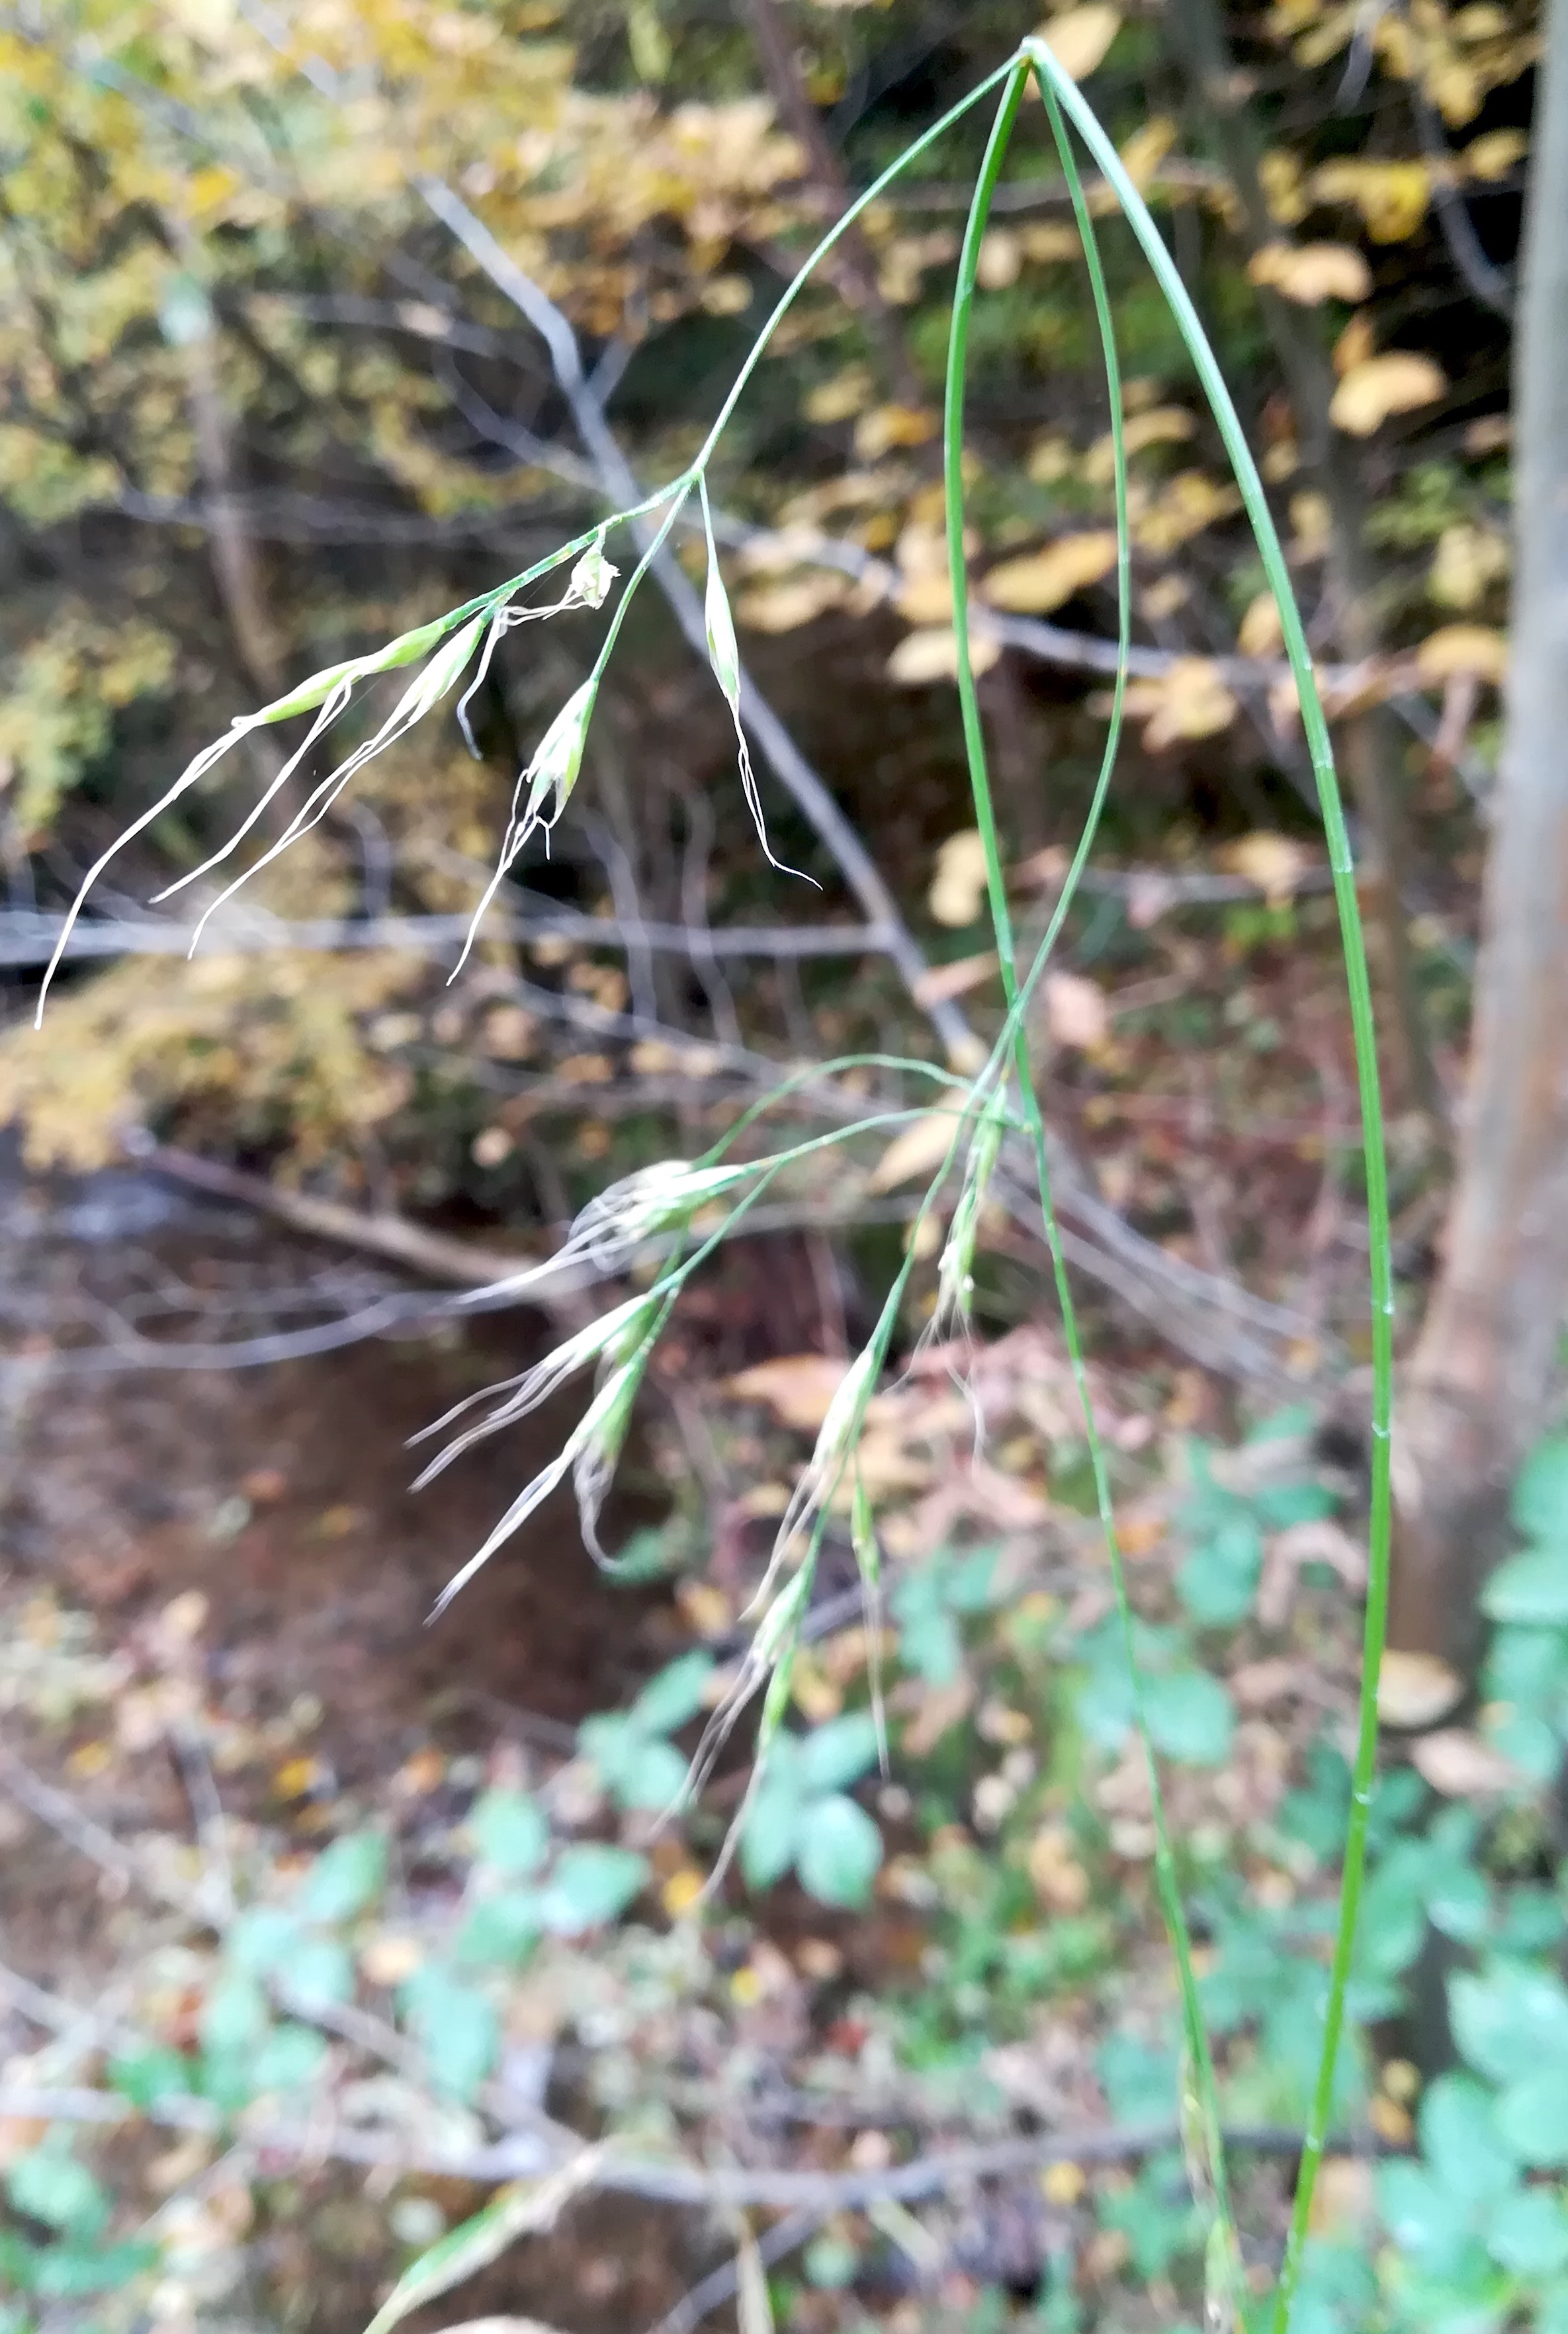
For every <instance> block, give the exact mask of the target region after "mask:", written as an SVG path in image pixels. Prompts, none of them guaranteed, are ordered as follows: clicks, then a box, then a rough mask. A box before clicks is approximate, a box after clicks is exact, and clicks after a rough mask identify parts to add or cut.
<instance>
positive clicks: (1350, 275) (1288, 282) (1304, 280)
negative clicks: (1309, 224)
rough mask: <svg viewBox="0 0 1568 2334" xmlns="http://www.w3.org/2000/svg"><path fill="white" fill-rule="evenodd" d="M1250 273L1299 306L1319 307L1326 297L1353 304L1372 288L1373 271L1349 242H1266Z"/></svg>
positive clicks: (1260, 282)
mask: <svg viewBox="0 0 1568 2334" xmlns="http://www.w3.org/2000/svg"><path fill="white" fill-rule="evenodd" d="M1246 272H1247V274H1248V275H1250V276H1251V278H1252V280H1253V282H1254V283H1255V284H1265V285H1269V286H1270V288H1271V289H1272V290H1274V291H1275V292H1277V293H1279V294H1281V296H1282V297H1283V298H1284V299H1286V300H1294V302H1295V303H1296V304H1297V306H1298V307H1302V308H1315V307H1318V306H1319V305H1320V304H1322V302H1323V301H1324V300H1343V301H1344V302H1345V303H1346V304H1347V305H1349V306H1352V307H1353V306H1354V305H1355V304H1356V302H1357V301H1358V300H1364V299H1366V298H1367V296H1368V294H1370V293H1371V288H1372V273H1371V268H1370V267H1369V266H1368V265H1367V263H1366V261H1365V260H1364V259H1363V258H1362V256H1361V253H1360V252H1359V251H1356V250H1354V249H1352V246H1351V245H1349V244H1348V243H1265V245H1264V246H1263V248H1262V249H1261V251H1255V252H1254V254H1253V256H1252V258H1251V259H1250V261H1249V262H1248V263H1247V270H1246Z"/></svg>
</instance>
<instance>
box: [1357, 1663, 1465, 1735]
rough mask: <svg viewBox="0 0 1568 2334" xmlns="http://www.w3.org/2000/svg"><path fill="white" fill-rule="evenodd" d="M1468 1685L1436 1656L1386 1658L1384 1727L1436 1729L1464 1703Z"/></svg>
mask: <svg viewBox="0 0 1568 2334" xmlns="http://www.w3.org/2000/svg"><path fill="white" fill-rule="evenodd" d="M1464 1696H1465V1681H1464V1679H1463V1678H1462V1677H1461V1676H1460V1675H1459V1673H1458V1672H1457V1670H1453V1669H1450V1668H1449V1666H1448V1663H1447V1662H1445V1661H1439V1659H1438V1656H1437V1654H1403V1653H1398V1652H1394V1651H1391V1650H1390V1652H1388V1653H1386V1654H1384V1655H1383V1665H1382V1669H1381V1672H1380V1674H1379V1678H1378V1716H1379V1717H1380V1719H1381V1721H1382V1722H1383V1724H1384V1725H1385V1726H1399V1727H1410V1728H1415V1727H1423V1726H1435V1725H1436V1724H1437V1722H1438V1719H1439V1718H1447V1716H1448V1712H1450V1711H1451V1710H1453V1709H1455V1708H1457V1705H1458V1703H1459V1702H1462V1701H1463V1700H1464Z"/></svg>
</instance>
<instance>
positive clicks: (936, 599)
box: [893, 568, 953, 624]
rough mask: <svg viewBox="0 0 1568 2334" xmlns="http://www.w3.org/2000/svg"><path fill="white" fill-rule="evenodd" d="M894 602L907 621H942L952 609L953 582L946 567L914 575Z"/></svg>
mask: <svg viewBox="0 0 1568 2334" xmlns="http://www.w3.org/2000/svg"><path fill="white" fill-rule="evenodd" d="M893 605H894V606H895V607H896V608H897V610H898V612H899V615H900V616H902V618H903V620H904V622H906V623H907V624H939V623H940V622H942V620H943V618H944V617H950V616H951V615H952V612H953V585H952V582H951V579H950V578H949V576H948V571H947V569H946V568H941V569H939V570H938V572H937V573H936V574H928V575H911V576H910V578H909V582H908V583H907V584H905V585H904V587H903V589H902V590H901V591H900V592H899V595H898V598H897V599H896V600H895V601H894V603H893Z"/></svg>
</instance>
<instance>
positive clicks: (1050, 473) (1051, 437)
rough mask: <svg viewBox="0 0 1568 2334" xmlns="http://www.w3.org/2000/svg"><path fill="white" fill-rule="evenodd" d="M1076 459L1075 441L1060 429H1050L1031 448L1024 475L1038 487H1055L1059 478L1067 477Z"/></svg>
mask: <svg viewBox="0 0 1568 2334" xmlns="http://www.w3.org/2000/svg"><path fill="white" fill-rule="evenodd" d="M1076 459H1077V457H1076V454H1075V453H1074V450H1073V440H1072V439H1070V438H1064V437H1063V435H1062V432H1061V431H1060V430H1059V429H1048V430H1047V431H1046V432H1045V435H1044V437H1043V438H1036V439H1035V440H1034V444H1033V446H1031V447H1030V448H1029V458H1028V460H1027V461H1026V462H1025V463H1024V473H1025V475H1026V477H1029V478H1030V479H1031V480H1032V481H1033V483H1034V485H1035V486H1037V487H1053V486H1054V485H1055V484H1056V481H1057V480H1058V478H1064V477H1066V476H1067V474H1068V472H1069V471H1070V470H1071V469H1072V468H1073V463H1074V462H1075V460H1076Z"/></svg>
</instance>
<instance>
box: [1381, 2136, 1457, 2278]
mask: <svg viewBox="0 0 1568 2334" xmlns="http://www.w3.org/2000/svg"><path fill="white" fill-rule="evenodd" d="M1378 2204H1379V2206H1380V2210H1381V2213H1382V2217H1383V2223H1384V2226H1385V2227H1386V2228H1387V2230H1388V2233H1389V2234H1390V2237H1391V2238H1392V2239H1393V2241H1394V2242H1395V2244H1396V2245H1398V2246H1399V2248H1400V2251H1401V2252H1407V2253H1409V2254H1411V2255H1413V2256H1414V2257H1415V2259H1416V2260H1417V2261H1419V2262H1421V2263H1422V2264H1423V2265H1424V2266H1425V2267H1427V2268H1428V2269H1432V2270H1439V2269H1441V2268H1443V2267H1445V2266H1446V2265H1448V2264H1449V2263H1452V2262H1457V2260H1458V2258H1459V2255H1460V2253H1461V2252H1462V2250H1463V2248H1464V2245H1465V2243H1466V2241H1467V2230H1466V2226H1465V2222H1464V2219H1463V2216H1462V2215H1459V2214H1457V2213H1455V2210H1454V2200H1453V2198H1452V2197H1451V2196H1450V2195H1449V2194H1448V2191H1447V2190H1446V2189H1445V2188H1442V2187H1440V2186H1439V2185H1438V2182H1437V2181H1435V2180H1434V2179H1433V2178H1432V2176H1431V2175H1430V2174H1429V2172H1426V2171H1424V2170H1423V2169H1422V2167H1421V2166H1420V2165H1419V2164H1412V2163H1410V2162H1409V2160H1408V2159H1404V2158H1401V2159H1400V2160H1398V2161H1396V2162H1394V2163H1392V2164H1384V2165H1380V2166H1379V2170H1378Z"/></svg>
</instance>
